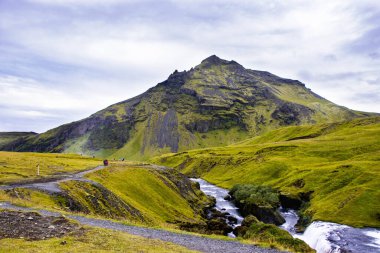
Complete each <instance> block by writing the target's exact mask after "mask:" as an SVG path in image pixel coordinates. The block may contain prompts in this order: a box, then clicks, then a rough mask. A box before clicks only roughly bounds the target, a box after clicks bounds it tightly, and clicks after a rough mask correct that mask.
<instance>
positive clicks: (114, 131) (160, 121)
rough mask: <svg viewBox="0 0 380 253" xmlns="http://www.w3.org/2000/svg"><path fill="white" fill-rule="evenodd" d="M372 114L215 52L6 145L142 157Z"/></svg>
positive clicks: (133, 158) (26, 149)
mask: <svg viewBox="0 0 380 253" xmlns="http://www.w3.org/2000/svg"><path fill="white" fill-rule="evenodd" d="M368 115H370V114H369V113H363V112H356V111H352V110H349V109H347V108H344V107H341V106H337V105H335V104H333V103H331V102H329V101H327V100H326V99H324V98H322V97H320V96H318V95H316V94H314V93H313V92H311V91H310V90H309V89H308V88H306V87H305V85H304V84H303V83H301V82H299V81H296V80H290V79H284V78H281V77H278V76H275V75H273V74H271V73H269V72H263V71H256V70H249V69H245V68H244V67H243V66H241V65H240V64H238V63H237V62H235V61H226V60H222V59H220V58H218V57H217V56H211V57H209V58H207V59H205V60H204V61H202V63H201V64H199V65H198V66H196V67H195V68H192V69H191V70H189V71H183V72H178V71H175V72H174V73H173V74H171V75H170V76H169V78H168V79H167V80H166V81H164V82H162V83H159V84H158V85H157V86H155V87H153V88H151V89H149V90H148V91H146V92H145V93H143V94H141V95H139V96H137V97H134V98H131V99H129V100H126V101H123V102H120V103H117V104H114V105H111V106H110V107H108V108H106V109H104V110H102V111H99V112H97V113H95V114H93V115H91V116H90V117H88V118H86V119H83V120H80V121H77V122H73V123H70V124H66V125H63V126H60V127H58V128H55V129H52V130H49V131H47V132H46V133H43V134H39V135H37V136H30V137H27V138H19V139H17V140H15V141H13V142H11V143H8V144H7V145H4V146H3V147H2V149H3V150H15V151H34V152H71V153H73V152H74V153H84V154H88V155H100V156H103V157H107V156H108V157H112V158H113V157H115V158H122V157H125V158H126V159H132V160H142V159H147V158H149V157H152V156H153V155H159V154H162V153H167V152H178V151H179V152H180V151H184V150H188V149H194V148H204V147H210V146H225V145H228V144H232V143H235V142H237V141H241V140H244V139H246V138H248V137H253V136H256V135H259V134H262V133H264V132H266V131H268V130H272V129H276V128H279V127H282V126H288V125H301V124H315V123H325V122H335V121H341V120H347V119H352V118H356V117H364V116H368ZM0 149H1V147H0Z"/></svg>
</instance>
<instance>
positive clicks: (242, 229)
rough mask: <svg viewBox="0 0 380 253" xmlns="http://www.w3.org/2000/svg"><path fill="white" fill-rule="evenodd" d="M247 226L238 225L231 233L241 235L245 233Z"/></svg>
mask: <svg viewBox="0 0 380 253" xmlns="http://www.w3.org/2000/svg"><path fill="white" fill-rule="evenodd" d="M247 231H248V227H246V226H238V227H236V228H235V229H234V231H233V233H234V235H235V236H239V237H243V236H244V235H245V233H247Z"/></svg>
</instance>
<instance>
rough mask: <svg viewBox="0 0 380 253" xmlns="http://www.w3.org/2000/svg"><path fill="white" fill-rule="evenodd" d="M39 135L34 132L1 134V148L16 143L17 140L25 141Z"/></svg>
mask: <svg viewBox="0 0 380 253" xmlns="http://www.w3.org/2000/svg"><path fill="white" fill-rule="evenodd" d="M34 135H37V133H34V132H0V148H1V147H2V146H5V145H7V144H9V143H12V142H14V141H15V140H17V139H24V138H27V137H31V136H34Z"/></svg>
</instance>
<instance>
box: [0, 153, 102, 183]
mask: <svg viewBox="0 0 380 253" xmlns="http://www.w3.org/2000/svg"><path fill="white" fill-rule="evenodd" d="M38 164H39V166H40V176H38V175H37V166H38ZM100 164H101V162H100V160H99V159H94V158H89V157H83V156H80V155H74V154H42V153H18V152H0V184H8V183H15V182H21V181H29V180H33V179H42V178H45V177H50V176H56V175H59V174H64V173H73V172H78V171H81V170H86V169H89V168H93V167H96V166H98V165H100Z"/></svg>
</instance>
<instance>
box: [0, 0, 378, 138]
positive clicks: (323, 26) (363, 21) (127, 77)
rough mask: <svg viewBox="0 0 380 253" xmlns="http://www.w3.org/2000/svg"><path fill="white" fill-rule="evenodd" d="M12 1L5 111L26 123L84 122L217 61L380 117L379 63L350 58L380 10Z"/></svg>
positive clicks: (6, 26) (2, 23)
mask: <svg viewBox="0 0 380 253" xmlns="http://www.w3.org/2000/svg"><path fill="white" fill-rule="evenodd" d="M4 1H5V2H4V3H8V5H9V6H8V7H7V4H3V8H2V9H3V11H2V10H1V9H0V33H1V34H2V36H1V38H0V52H3V53H2V54H0V69H2V71H0V74H1V73H2V75H0V89H1V90H0V91H1V93H2V94H0V99H1V101H2V102H0V105H1V106H3V107H7V108H11V107H14V108H16V107H22V108H21V109H20V110H21V111H20V113H21V114H22V112H24V114H25V115H28V113H29V115H33V113H34V116H35V117H37V116H38V117H49V115H45V116H44V113H46V114H49V113H50V114H51V112H49V108H50V110H52V111H54V110H61V111H65V112H63V113H62V115H63V114H66V116H67V118H69V120H74V119H79V118H78V117H79V116H82V115H88V114H90V113H92V112H95V111H96V110H98V109H101V108H103V107H105V106H107V105H109V104H112V103H115V102H118V101H120V100H124V99H127V98H129V97H132V96H134V95H137V94H139V93H141V92H143V91H144V90H146V89H148V88H149V87H151V86H153V85H155V84H156V83H158V82H160V81H163V80H164V79H165V78H166V77H167V76H168V75H169V74H170V73H171V72H172V71H173V70H174V69H178V70H183V69H189V68H191V67H192V66H194V65H196V64H198V63H199V62H200V61H201V60H202V59H204V58H206V57H207V56H209V55H211V54H217V55H218V56H220V57H222V58H226V59H234V60H236V61H238V62H239V63H241V64H243V65H244V66H245V67H248V68H252V69H260V70H267V71H270V72H272V73H274V74H277V75H280V76H283V77H288V78H294V79H300V80H301V81H303V82H305V83H306V84H307V86H308V87H310V88H312V89H313V90H314V91H315V92H316V93H318V94H321V95H322V96H325V97H326V98H327V99H329V100H332V101H333V102H336V103H339V104H342V105H344V106H347V107H350V108H353V109H359V110H367V111H374V110H375V111H379V112H380V108H379V106H378V105H377V104H378V101H376V96H368V100H365V99H363V97H364V96H365V95H364V94H369V93H378V92H379V86H380V84H379V80H380V74H379V73H380V71H379V70H380V69H379V66H380V60H379V59H377V60H376V57H372V58H371V57H369V56H368V54H364V53H360V52H359V53H358V52H355V53H351V52H350V51H349V50H347V48H349V47H347V45H350V44H352V43H354V42H355V41H358V40H361V39H363V38H364V39H365V38H366V37H365V34H367V33H368V32H369V31H371V30H373V29H375V28H376V27H377V26H379V25H378V23H377V22H373V21H369V20H371V18H373V17H376V15H379V14H378V13H379V12H380V4H379V2H378V1H372V0H368V1H360V3H359V2H357V1H354V0H351V1H338V0H337V1H329V2H326V1H312V2H310V1H308V2H305V1H298V0H291V1H286V2H284V1H279V0H274V1H269V0H268V1H254V2H252V1H244V0H242V1H234V2H233V3H232V2H230V1H226V0H221V1H211V0H210V1H187V0H186V1H160V2H155V1H121V0H120V1H119V0H110V1H103V0H94V1H90V0H76V1H74V0H67V1H63V0H58V1H48V0H29V1H28V5H25V6H24V5H23V4H22V2H21V3H19V4H18V3H15V2H13V1H7V0H4ZM62 7H69V8H62ZM379 20H380V19H379ZM375 35H376V34H375ZM364 45H365V43H364ZM5 46H7V47H5ZM9 46H11V47H12V50H10V49H9ZM2 49H3V50H2ZM1 50H2V51H1ZM376 53H379V54H380V52H373V54H372V55H376ZM10 66H11V67H10ZM345 73H346V74H347V73H352V75H351V76H347V75H345ZM1 76H2V77H1ZM322 77H324V78H322ZM12 78H13V79H12ZM6 85H8V86H6ZM29 94H32V96H30V95H29ZM36 112H40V114H38V113H36ZM54 112H55V111H54ZM71 112H80V113H76V114H75V113H71ZM21 114H20V116H21ZM53 114H54V113H53ZM59 123H60V122H59ZM57 124H58V121H57ZM26 127H27V126H26ZM32 130H33V129H32Z"/></svg>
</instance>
